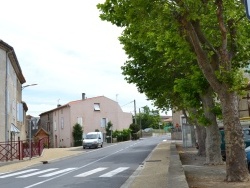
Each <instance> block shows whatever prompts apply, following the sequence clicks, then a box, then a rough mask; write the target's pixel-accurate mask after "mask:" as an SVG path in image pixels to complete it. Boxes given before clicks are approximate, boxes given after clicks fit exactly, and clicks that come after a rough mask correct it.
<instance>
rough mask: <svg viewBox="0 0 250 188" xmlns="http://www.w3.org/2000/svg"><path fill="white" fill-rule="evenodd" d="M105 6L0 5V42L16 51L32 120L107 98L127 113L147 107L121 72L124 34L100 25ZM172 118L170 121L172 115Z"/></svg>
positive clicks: (15, 1) (87, 2) (37, 1)
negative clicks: (58, 109)
mask: <svg viewBox="0 0 250 188" xmlns="http://www.w3.org/2000/svg"><path fill="white" fill-rule="evenodd" d="M103 2H104V0H71V1H70V0H21V1H20V0H8V1H1V7H2V8H1V11H0V28H1V35H0V39H1V40H3V41H4V42H6V43H8V44H9V45H10V46H12V47H13V48H14V50H15V53H16V55H17V58H18V61H19V64H20V66H21V69H22V72H23V75H24V77H25V79H26V83H25V84H23V85H28V84H38V85H36V86H32V87H26V88H24V89H23V101H25V102H26V103H27V105H28V108H29V110H28V112H27V114H30V115H32V116H39V114H41V113H42V112H45V111H48V110H51V109H53V108H55V107H56V106H57V104H62V105H63V104H66V103H68V102H70V101H74V100H79V99H81V96H82V93H86V97H87V98H91V97H96V96H103V95H104V96H106V97H108V98H110V99H112V100H115V101H117V102H118V103H119V105H120V106H121V107H122V109H123V111H125V112H133V111H134V104H133V103H131V102H132V101H133V100H135V101H136V106H137V112H138V109H139V107H143V106H146V105H147V106H149V107H150V108H151V109H156V108H155V107H153V106H152V105H151V103H152V102H150V101H147V100H146V96H145V95H144V94H140V93H139V92H138V91H137V88H136V87H135V86H134V85H131V84H128V83H126V81H125V80H124V76H123V75H122V74H121V68H120V67H121V66H122V65H123V64H124V62H125V61H126V55H125V53H124V51H123V50H122V46H121V45H120V43H119V40H118V36H119V35H120V33H121V29H120V28H117V27H116V26H114V25H112V24H111V23H108V22H104V21H101V19H100V18H99V11H98V9H97V8H96V5H97V4H98V3H103ZM168 115H171V114H170V113H169V114H168Z"/></svg>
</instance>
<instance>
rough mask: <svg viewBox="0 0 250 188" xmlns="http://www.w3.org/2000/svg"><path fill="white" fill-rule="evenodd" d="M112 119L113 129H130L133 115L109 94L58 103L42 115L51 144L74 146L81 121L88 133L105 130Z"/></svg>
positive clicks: (41, 124)
mask: <svg viewBox="0 0 250 188" xmlns="http://www.w3.org/2000/svg"><path fill="white" fill-rule="evenodd" d="M109 121H111V122H112V124H113V130H123V129H127V128H129V125H130V124H131V123H132V122H133V121H132V114H131V113H126V112H123V111H122V109H121V107H120V106H119V104H118V103H117V102H116V101H113V100H111V99H109V98H107V97H105V96H99V97H93V98H88V99H87V98H85V94H84V93H83V94H82V99H81V100H77V101H72V102H69V103H67V104H65V105H62V106H61V105H58V107H57V108H55V109H53V110H50V111H47V112H44V113H42V114H40V128H43V129H44V130H46V131H47V132H48V133H49V137H50V146H51V147H71V146H73V137H72V132H73V126H74V125H75V124H76V123H79V124H80V125H81V126H82V127H83V131H84V135H85V134H87V133H88V132H92V131H95V130H97V129H98V130H99V131H101V132H102V133H104V136H105V126H106V125H107V123H108V122H109Z"/></svg>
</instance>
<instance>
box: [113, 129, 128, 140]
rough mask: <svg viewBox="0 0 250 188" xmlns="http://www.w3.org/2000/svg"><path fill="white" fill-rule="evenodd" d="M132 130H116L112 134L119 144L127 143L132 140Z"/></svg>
mask: <svg viewBox="0 0 250 188" xmlns="http://www.w3.org/2000/svg"><path fill="white" fill-rule="evenodd" d="M131 132H132V131H131V129H123V130H122V131H118V130H115V131H114V132H113V134H112V136H113V138H117V141H118V142H122V141H127V140H129V139H130V135H131Z"/></svg>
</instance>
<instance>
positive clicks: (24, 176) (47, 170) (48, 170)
mask: <svg viewBox="0 0 250 188" xmlns="http://www.w3.org/2000/svg"><path fill="white" fill-rule="evenodd" d="M56 169H58V168H49V169H46V170H42V171H39V172H34V173H31V174H26V175H23V176H18V177H17V178H27V177H30V176H35V175H38V174H42V173H45V172H50V171H53V170H56Z"/></svg>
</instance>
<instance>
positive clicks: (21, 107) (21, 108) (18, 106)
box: [13, 103, 24, 122]
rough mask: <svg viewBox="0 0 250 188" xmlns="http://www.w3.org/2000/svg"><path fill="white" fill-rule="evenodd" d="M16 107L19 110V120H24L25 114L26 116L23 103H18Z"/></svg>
mask: <svg viewBox="0 0 250 188" xmlns="http://www.w3.org/2000/svg"><path fill="white" fill-rule="evenodd" d="M13 105H15V104H13ZM16 109H17V112H16V114H17V121H19V122H23V116H24V109H23V103H17V106H16Z"/></svg>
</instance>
